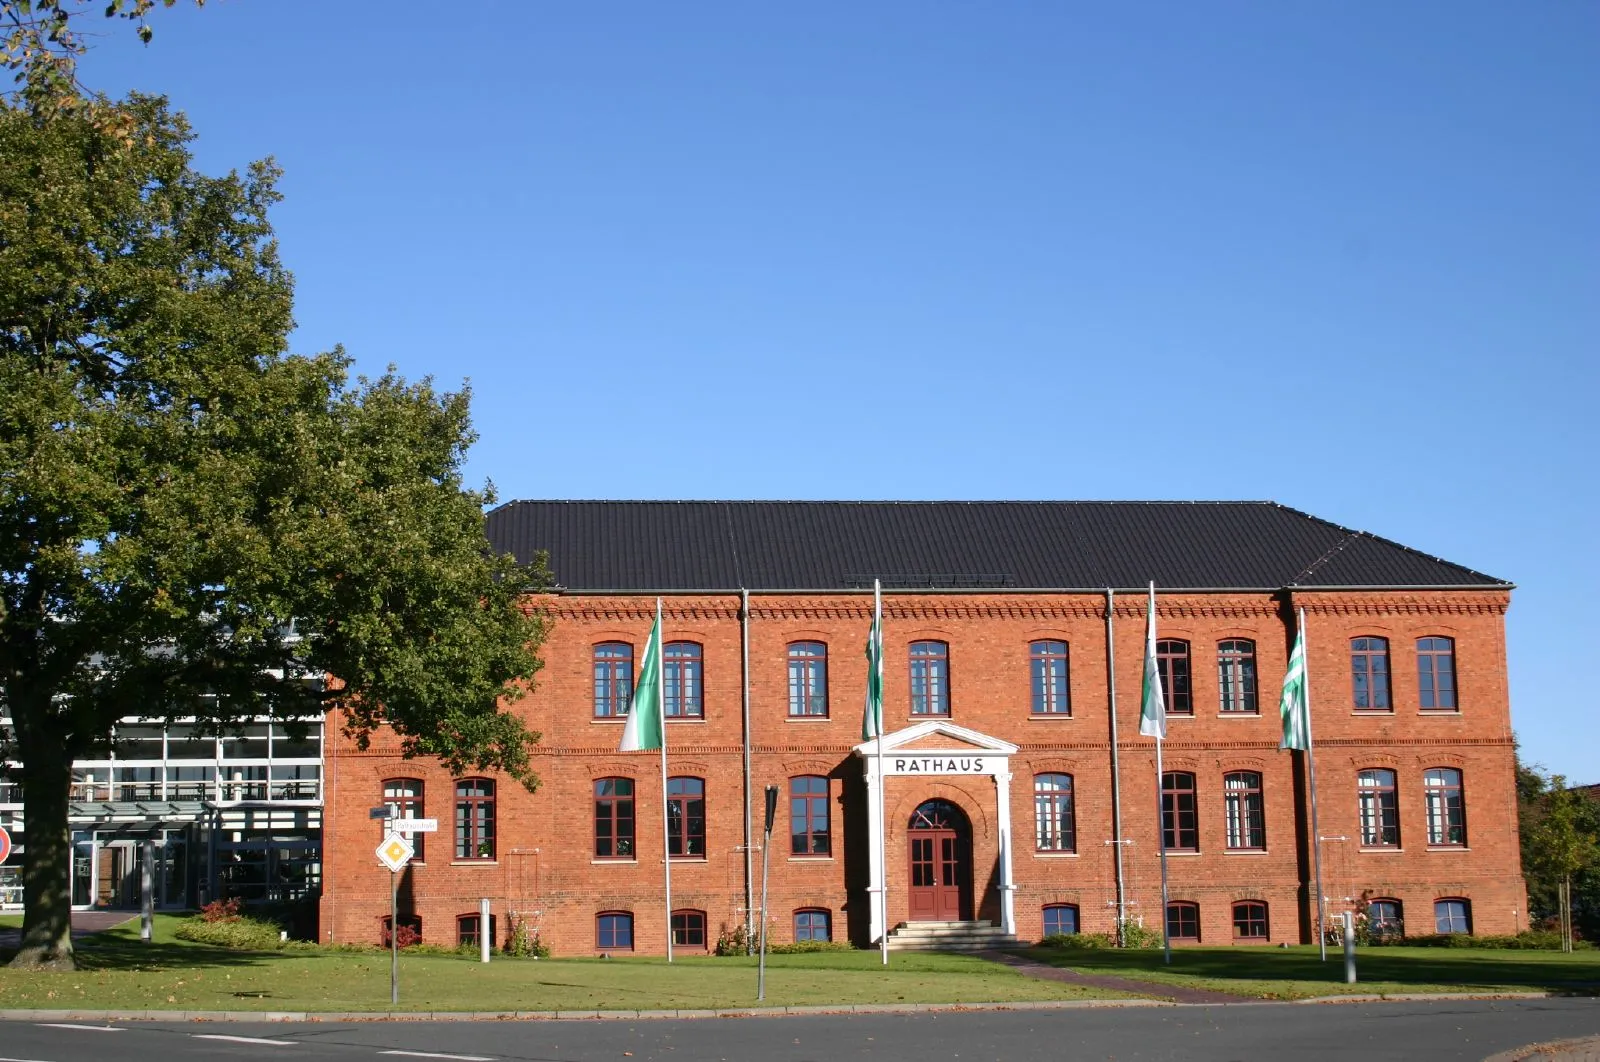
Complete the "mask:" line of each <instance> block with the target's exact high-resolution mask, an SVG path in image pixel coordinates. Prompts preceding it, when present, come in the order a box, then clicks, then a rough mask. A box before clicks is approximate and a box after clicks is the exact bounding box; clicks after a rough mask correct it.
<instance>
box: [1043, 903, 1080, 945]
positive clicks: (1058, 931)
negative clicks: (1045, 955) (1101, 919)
mask: <svg viewBox="0 0 1600 1062" xmlns="http://www.w3.org/2000/svg"><path fill="white" fill-rule="evenodd" d="M1077 931H1078V909H1077V908H1076V907H1074V906H1073V905H1072V904H1070V903H1053V904H1050V905H1048V906H1047V907H1045V909H1044V935H1045V936H1047V937H1065V936H1071V935H1072V934H1074V933H1076V932H1077Z"/></svg>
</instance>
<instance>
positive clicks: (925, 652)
mask: <svg viewBox="0 0 1600 1062" xmlns="http://www.w3.org/2000/svg"><path fill="white" fill-rule="evenodd" d="M911 714H912V715H949V714H950V647H949V646H947V645H945V644H944V643H943V642H912V643H911Z"/></svg>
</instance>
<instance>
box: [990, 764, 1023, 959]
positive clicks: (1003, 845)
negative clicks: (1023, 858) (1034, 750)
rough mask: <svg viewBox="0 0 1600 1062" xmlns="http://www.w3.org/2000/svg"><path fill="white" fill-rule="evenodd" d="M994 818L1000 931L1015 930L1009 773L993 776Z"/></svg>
mask: <svg viewBox="0 0 1600 1062" xmlns="http://www.w3.org/2000/svg"><path fill="white" fill-rule="evenodd" d="M994 791H995V818H996V820H997V821H998V822H999V824H1000V932H1002V933H1015V932H1016V931H1017V886H1016V884H1015V882H1013V880H1012V878H1011V774H1010V772H1005V773H1003V774H997V775H995V776H994Z"/></svg>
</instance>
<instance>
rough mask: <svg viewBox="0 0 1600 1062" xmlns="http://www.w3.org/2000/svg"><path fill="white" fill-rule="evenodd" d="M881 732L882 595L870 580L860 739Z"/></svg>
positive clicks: (869, 739)
mask: <svg viewBox="0 0 1600 1062" xmlns="http://www.w3.org/2000/svg"><path fill="white" fill-rule="evenodd" d="M882 733H883V596H882V592H881V590H880V589H879V586H878V580H876V579H874V580H873V581H872V627H871V629H870V630H868V632H867V703H866V710H865V711H864V712H863V713H862V716H861V740H862V741H871V740H872V739H873V738H875V737H878V736H879V735H880V734H882Z"/></svg>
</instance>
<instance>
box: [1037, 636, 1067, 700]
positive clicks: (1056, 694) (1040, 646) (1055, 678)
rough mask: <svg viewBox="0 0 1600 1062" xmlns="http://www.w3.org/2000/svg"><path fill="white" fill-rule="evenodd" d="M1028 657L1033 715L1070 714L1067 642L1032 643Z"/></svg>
mask: <svg viewBox="0 0 1600 1062" xmlns="http://www.w3.org/2000/svg"><path fill="white" fill-rule="evenodd" d="M1028 649H1029V652H1028V658H1029V663H1030V666H1031V669H1032V677H1033V714H1034V715H1071V714H1072V703H1071V701H1070V700H1069V699H1068V688H1069V685H1068V681H1067V643H1066V642H1056V641H1043V642H1034V643H1032V644H1031V645H1030V646H1029V647H1028Z"/></svg>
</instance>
